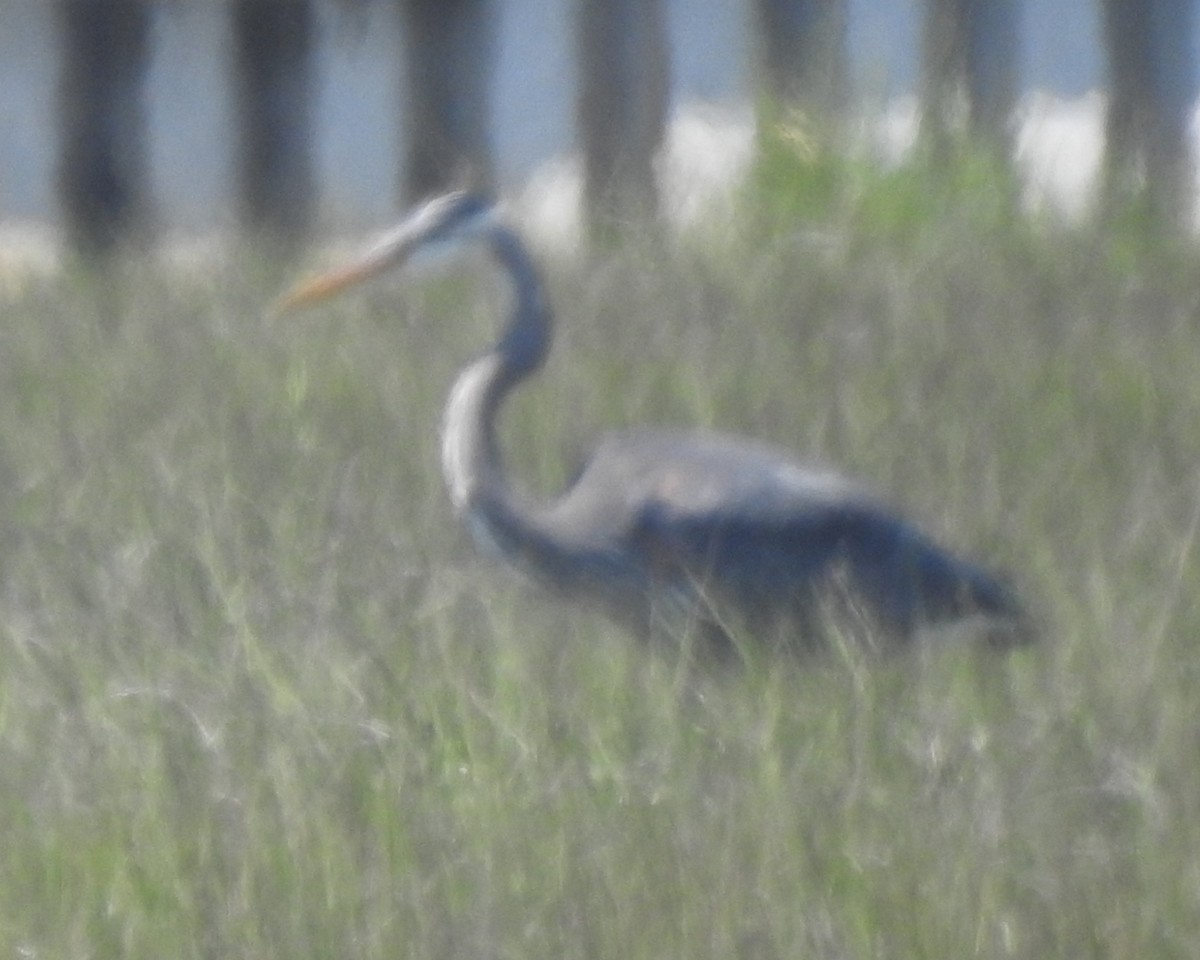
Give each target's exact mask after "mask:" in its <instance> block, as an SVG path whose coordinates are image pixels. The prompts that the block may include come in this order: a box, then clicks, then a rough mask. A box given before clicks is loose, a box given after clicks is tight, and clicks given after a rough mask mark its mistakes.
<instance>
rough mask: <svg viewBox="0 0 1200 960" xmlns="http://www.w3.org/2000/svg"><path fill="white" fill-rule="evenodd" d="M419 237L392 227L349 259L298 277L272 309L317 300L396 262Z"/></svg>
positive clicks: (275, 310) (289, 308)
mask: <svg viewBox="0 0 1200 960" xmlns="http://www.w3.org/2000/svg"><path fill="white" fill-rule="evenodd" d="M419 241H420V237H419V235H417V234H416V233H414V231H413V230H411V229H405V228H404V227H401V228H400V229H398V230H394V231H392V232H391V233H388V234H386V235H384V236H383V237H382V238H381V239H380V240H379V241H378V242H376V243H375V244H374V245H373V246H372V247H370V248H369V249H368V250H366V251H365V252H364V253H362V254H360V255H359V256H358V257H357V258H355V259H354V260H351V261H350V262H349V263H347V264H345V265H343V266H341V267H336V268H334V269H333V270H330V271H328V272H326V273H322V274H318V275H317V276H315V277H312V278H310V279H308V280H302V281H301V282H300V283H298V284H297V285H296V286H294V287H293V288H292V289H291V290H289V291H287V292H286V293H285V294H284V295H283V296H282V297H280V298H279V299H278V300H277V301H276V302H275V305H274V307H273V308H272V312H273V313H285V312H287V311H289V310H294V309H296V308H297V307H307V306H311V305H312V304H316V303H321V302H323V301H325V300H328V299H329V298H330V297H333V296H335V295H336V294H339V293H341V292H342V291H343V290H347V289H349V288H350V287H353V286H357V285H358V284H360V283H362V282H363V281H364V280H369V279H371V278H372V277H375V276H378V275H379V274H381V273H384V272H385V271H387V270H389V269H391V268H392V267H396V266H399V265H400V264H402V263H403V262H404V261H405V260H406V259H408V256H409V254H411V253H412V251H413V249H414V248H415V247H416V246H417V245H418V244H419Z"/></svg>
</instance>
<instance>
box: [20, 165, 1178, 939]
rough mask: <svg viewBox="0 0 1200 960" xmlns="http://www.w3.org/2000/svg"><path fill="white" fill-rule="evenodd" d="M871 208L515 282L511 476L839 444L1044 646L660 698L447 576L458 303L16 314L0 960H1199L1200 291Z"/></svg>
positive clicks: (449, 299) (480, 570)
mask: <svg viewBox="0 0 1200 960" xmlns="http://www.w3.org/2000/svg"><path fill="white" fill-rule="evenodd" d="M920 175H922V174H912V173H910V174H905V176H909V177H917V176H920ZM862 176H863V174H862V173H861V172H855V173H853V175H846V177H847V178H846V181H845V183H846V184H849V186H848V187H847V186H839V187H836V188H833V190H834V192H833V193H832V194H831V196H832V197H833V199H832V200H827V201H826V202H824V205H823V206H822V207H821V209H819V210H817V211H815V212H814V213H813V219H814V220H815V224H813V227H814V229H815V231H816V232H815V233H814V232H812V231H810V230H809V229H808V225H804V226H802V227H801V228H800V229H798V230H797V227H796V224H794V223H793V224H791V225H790V226H789V223H788V222H786V221H784V220H782V218H779V219H776V220H773V221H771V220H764V219H763V217H764V214H763V213H762V211H761V210H760V211H759V212H757V213H755V212H753V210H752V208H753V205H752V204H749V205H748V209H751V211H752V212H751V213H748V214H747V216H746V218H745V220H744V221H742V222H739V223H736V224H727V225H725V226H724V227H723V228H722V229H719V230H718V229H717V228H715V227H710V228H709V229H708V230H706V231H703V230H702V231H700V232H698V233H697V234H696V235H693V236H689V237H687V238H684V240H683V241H681V242H680V243H678V244H676V245H674V246H673V247H672V248H671V249H669V250H662V249H660V250H657V251H654V250H651V251H649V252H647V251H646V250H645V249H635V250H629V251H626V252H620V251H618V252H615V253H611V254H609V255H606V256H605V257H604V258H602V259H601V260H600V261H599V262H593V263H589V264H579V263H567V262H560V261H557V260H555V259H554V258H553V257H552V256H547V257H546V258H545V259H546V269H547V274H548V280H549V283H550V286H551V292H552V296H553V298H554V300H555V302H556V303H557V305H558V313H559V320H560V331H559V337H558V341H557V344H556V348H555V352H554V353H553V354H552V357H551V360H550V364H549V366H548V368H547V370H546V371H545V373H544V375H543V376H542V377H541V378H540V379H539V380H538V382H537V383H536V384H535V385H533V386H531V387H530V388H529V389H528V390H527V391H525V392H523V393H522V394H521V395H520V396H519V397H517V398H515V400H514V403H513V405H512V409H511V410H510V411H509V413H510V415H509V416H508V417H507V418H506V422H505V434H506V439H507V441H508V445H509V449H510V452H511V458H512V460H513V462H514V463H516V464H520V466H521V473H522V474H523V477H524V479H525V480H526V481H527V482H528V483H529V484H530V485H531V486H533V487H534V488H536V489H542V490H550V489H553V488H554V487H555V486H556V485H557V484H558V483H560V482H562V479H563V478H564V477H565V476H567V475H568V474H569V473H570V470H571V467H572V461H573V459H575V458H577V457H579V456H582V455H583V454H584V453H585V452H586V448H587V443H586V439H587V438H588V437H591V436H593V435H594V434H596V433H598V432H600V430H602V429H604V428H607V427H612V426H620V425H623V424H628V423H637V422H646V421H658V422H667V423H671V422H676V423H700V424H706V425H711V426H717V427H721V428H723V429H729V430H736V431H740V432H745V433H749V434H753V435H756V436H760V437H763V438H766V439H769V440H772V441H775V442H778V443H781V444H784V445H786V446H788V447H790V448H792V449H794V450H796V451H797V452H798V453H799V454H801V455H806V456H815V457H820V458H824V459H829V460H833V461H835V462H837V463H838V464H840V465H842V466H843V467H844V468H845V469H847V470H849V471H851V472H853V473H855V474H857V475H860V476H862V477H864V478H866V479H869V480H870V481H871V482H873V483H874V484H875V486H876V487H878V488H879V489H880V490H881V491H882V493H883V494H884V495H885V496H887V497H889V498H890V499H892V500H893V501H895V502H896V503H898V504H899V505H901V506H902V507H903V508H904V510H905V511H906V512H907V513H909V514H910V515H912V516H913V517H915V518H917V519H919V520H920V521H921V522H922V523H924V524H925V525H927V526H928V527H929V528H930V529H932V530H933V531H934V532H935V533H936V534H937V535H938V536H939V537H940V538H941V539H943V540H945V541H948V542H950V543H953V544H955V545H956V546H958V547H961V548H962V549H964V550H966V551H968V552H970V553H972V554H974V555H977V556H979V557H980V558H982V559H984V560H985V561H987V562H989V563H991V564H994V565H996V566H999V567H1002V568H1006V569H1008V570H1009V571H1011V573H1012V574H1013V576H1014V577H1015V578H1016V580H1017V581H1018V582H1019V583H1020V585H1021V587H1022V590H1023V591H1024V593H1025V594H1026V595H1027V596H1028V597H1029V599H1030V603H1031V605H1032V606H1033V608H1034V609H1035V611H1036V613H1037V616H1038V618H1039V619H1040V621H1041V622H1042V623H1043V625H1044V634H1045V636H1044V639H1043V643H1042V644H1041V646H1039V647H1038V648H1036V649H1033V650H1029V651H1023V652H1020V653H1018V654H1016V655H1014V656H1011V657H998V656H994V655H989V654H988V653H987V652H986V651H982V650H977V649H973V648H955V649H945V650H942V651H938V652H931V653H929V654H928V655H918V656H913V657H901V658H896V659H891V660H886V661H882V662H879V661H871V660H868V659H866V658H863V657H860V656H858V655H856V654H855V653H853V652H847V653H845V654H843V655H839V656H831V657H829V658H828V659H827V660H825V661H820V662H806V663H798V662H791V661H787V660H779V661H775V662H764V663H759V664H755V665H753V667H752V668H751V669H747V670H745V671H741V672H738V671H730V672H727V673H725V674H721V675H704V674H700V675H696V674H687V673H686V672H684V671H681V669H680V668H679V667H678V666H677V665H676V664H675V663H673V662H672V661H671V659H670V658H669V657H667V656H661V655H657V654H655V653H654V652H652V651H648V650H645V649H642V648H640V647H638V646H637V645H635V644H634V643H632V642H631V641H630V640H629V639H628V638H627V637H625V636H624V635H623V634H621V633H620V632H619V631H618V630H616V629H615V628H613V627H611V626H609V625H608V624H607V623H606V622H605V621H603V620H601V619H599V618H597V617H596V616H594V615H592V614H590V613H588V612H586V611H580V610H575V609H572V608H566V607H563V606H561V605H559V604H556V603H554V602H552V601H549V600H547V599H546V598H544V597H543V596H542V595H541V594H540V593H539V592H538V591H537V590H535V589H532V588H529V587H527V586H524V585H522V584H520V583H518V582H516V581H514V579H512V578H510V577H509V576H508V575H507V574H506V572H505V571H503V570H502V569H496V568H495V567H494V566H493V565H491V564H489V563H487V562H484V561H480V560H477V559H476V558H475V557H474V554H473V552H472V550H471V549H470V546H469V544H468V543H467V540H466V537H465V535H464V534H463V533H462V531H460V529H459V527H458V526H457V524H456V523H455V522H454V519H453V518H452V516H451V515H450V511H449V508H448V504H447V501H446V497H445V495H444V493H443V490H442V487H441V481H440V477H439V475H438V472H437V442H436V424H437V421H438V418H439V416H440V407H441V403H442V400H443V397H444V394H445V392H446V390H447V388H448V386H449V383H450V381H451V379H452V378H453V375H454V372H455V370H456V368H457V366H458V365H459V364H461V363H462V362H463V361H464V360H465V359H467V358H468V357H470V356H472V355H474V354H475V353H477V352H478V351H479V350H480V349H482V347H483V346H484V345H485V344H486V343H487V341H488V339H489V337H490V336H491V334H492V332H493V330H494V329H495V317H494V316H493V314H492V304H493V303H494V302H495V301H496V297H494V296H487V295H486V293H487V288H486V287H485V288H484V289H483V290H481V289H480V285H479V283H478V282H473V281H470V280H462V281H460V280H457V279H454V278H449V279H443V280H439V281H434V282H427V283H420V284H416V285H413V286H410V287H407V288H406V289H405V290H404V291H403V292H401V291H399V290H397V289H396V288H395V286H394V285H393V286H392V287H387V286H386V285H385V286H383V287H379V288H376V289H374V290H372V291H367V292H364V293H363V294H361V295H358V296H353V297H349V298H347V299H344V300H342V301H339V302H336V303H334V304H332V305H331V306H330V307H329V308H328V309H325V310H321V311H314V312H311V313H307V314H304V315H298V316H291V317H287V318H272V317H268V316H267V315H266V314H265V312H264V307H265V305H266V304H267V303H268V302H269V301H270V299H271V298H272V297H273V296H274V294H275V293H276V292H277V290H278V287H279V286H280V285H281V281H279V279H278V277H276V278H275V279H269V275H270V272H269V271H263V272H261V273H260V272H258V271H257V270H256V269H254V268H253V267H252V266H247V264H246V261H245V259H244V258H243V259H240V260H239V259H237V258H231V259H230V260H229V262H227V263H224V264H221V265H220V266H219V269H217V270H215V271H214V273H213V274H212V276H210V277H204V276H201V275H199V274H198V273H195V272H192V273H188V272H182V271H178V270H168V269H165V268H156V267H140V268H137V267H133V266H129V267H127V268H125V269H124V270H122V271H121V272H120V275H119V276H117V277H115V278H113V277H109V278H108V280H107V282H105V283H100V282H97V281H95V280H94V279H93V280H88V279H86V278H81V277H77V276H74V275H72V274H69V273H68V274H65V275H62V276H58V277H54V278H47V279H37V278H30V279H28V280H25V281H20V280H19V279H17V280H12V281H10V283H9V286H8V287H7V288H6V289H5V294H4V301H3V302H4V322H3V324H2V325H0V356H2V357H3V362H2V364H0V479H2V480H3V482H2V483H0V547H2V549H0V573H2V574H3V576H2V579H0V591H2V593H0V602H2V607H0V610H2V612H3V615H2V616H0V837H2V838H3V856H0V950H2V951H3V955H5V956H14V957H36V958H60V957H61V958H82V957H129V958H139V957H145V958H155V960H161V958H164V957H171V958H189V957H204V958H208V957H221V958H228V957H244V958H248V960H268V958H273V957H279V958H283V957H287V958H289V960H296V958H302V957H313V958H329V957H338V958H342V960H350V958H382V957H406V958H409V957H411V958H450V957H495V958H539V957H545V958H556V960H558V958H567V957H578V958H583V957H587V958H596V957H620V958H622V960H636V958H648V960H649V958H653V960H661V958H664V957H687V958H689V960H701V958H720V960H727V958H752V960H757V958H775V957H778V958H787V960H792V958H798V957H806V958H807V957H814V958H825V957H827V958H918V957H929V958H939V960H940V958H949V957H968V956H978V957H1022V958H1033V957H1037V958H1047V957H1064V958H1078V957H1114V958H1133V957H1138V958H1141V957H1155V958H1158V957H1180V958H1183V957H1190V956H1192V955H1193V951H1194V949H1195V944H1196V943H1197V942H1200V764H1197V762H1196V760H1197V755H1198V754H1197V748H1198V747H1200V733H1198V731H1200V651H1198V648H1197V639H1200V608H1198V603H1197V599H1196V592H1195V585H1196V583H1197V582H1198V574H1200V562H1198V560H1197V552H1196V544H1195V540H1196V532H1197V521H1198V517H1200V472H1198V468H1197V464H1200V431H1197V429H1196V425H1197V424H1198V423H1200V377H1198V376H1197V374H1196V371H1197V370H1200V338H1198V336H1197V326H1196V324H1197V311H1198V309H1200V279H1196V277H1197V276H1200V274H1197V271H1195V270H1194V269H1190V268H1189V266H1188V256H1189V255H1188V254H1187V253H1186V252H1181V251H1179V250H1163V252H1162V254H1161V256H1160V255H1156V254H1155V253H1154V251H1151V250H1148V249H1145V248H1139V250H1138V251H1135V252H1134V253H1130V247H1129V245H1128V244H1124V243H1119V242H1118V241H1117V240H1113V239H1111V238H1105V237H1100V236H1094V235H1090V234H1087V233H1086V232H1084V231H1080V232H1077V233H1074V234H1069V233H1062V232H1055V231H1052V230H1048V229H1047V230H1042V229H1039V228H1038V226H1037V225H1036V224H1026V223H1021V224H1016V223H1011V222H1001V221H1000V220H999V219H998V218H996V217H994V216H992V215H991V214H985V215H983V216H978V215H976V213H974V212H972V209H978V207H975V208H971V205H970V203H969V202H966V205H965V206H964V203H963V202H960V201H959V200H958V199H955V196H956V195H954V194H953V192H951V195H949V197H948V198H943V199H941V200H939V201H938V203H937V204H936V205H935V209H932V210H922V209H920V208H919V205H914V204H913V202H912V184H911V183H901V184H899V186H898V189H899V190H900V191H901V192H900V194H898V195H897V196H896V197H895V202H894V203H892V204H890V205H888V204H884V203H883V200H884V194H886V192H887V190H886V185H887V183H888V182H889V181H886V180H879V181H869V180H868V181H864V180H862ZM895 176H900V174H896V175H895ZM864 184H865V187H864ZM867 187H869V189H866V188H867ZM774 189H779V187H778V185H776V187H775V188H774ZM979 189H981V188H980V187H978V186H977V185H974V184H972V185H970V186H969V188H968V189H967V190H966V192H965V193H964V194H963V195H962V196H963V197H965V198H966V201H969V200H970V198H971V197H974V196H977V191H978V190H979ZM864 197H866V198H869V199H870V203H865V202H862V198H864ZM983 206H984V208H985V209H991V201H987V202H986V203H985V204H984V205H983ZM877 207H878V208H879V209H883V210H884V211H885V213H883V214H878V213H875V212H873V211H874V210H875V209H876V208H877ZM764 209H765V208H764ZM759 230H765V231H766V234H765V236H764V235H759V234H758V233H756V231H759ZM467 273H468V274H470V271H468V272H467Z"/></svg>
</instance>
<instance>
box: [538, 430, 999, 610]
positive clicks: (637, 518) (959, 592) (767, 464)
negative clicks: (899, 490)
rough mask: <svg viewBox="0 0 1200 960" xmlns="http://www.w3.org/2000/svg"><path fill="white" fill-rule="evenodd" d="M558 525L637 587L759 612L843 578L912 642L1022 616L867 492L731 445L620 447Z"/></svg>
mask: <svg viewBox="0 0 1200 960" xmlns="http://www.w3.org/2000/svg"><path fill="white" fill-rule="evenodd" d="M545 519H546V521H547V523H548V524H549V525H551V526H552V527H553V529H554V532H555V535H556V536H557V537H559V538H561V539H562V541H563V542H570V543H571V544H572V545H573V546H574V548H575V549H576V550H577V551H578V552H579V553H580V554H588V555H591V556H594V557H598V558H599V557H607V558H608V559H609V561H610V562H611V564H613V565H614V568H615V566H616V565H618V564H620V565H624V567H625V568H626V569H627V576H629V577H631V578H633V579H640V580H641V581H642V582H644V583H646V584H659V585H662V584H666V585H668V586H670V585H674V586H675V588H677V589H686V588H687V585H690V584H696V583H703V584H705V585H707V586H709V587H712V588H714V590H715V592H716V593H718V594H723V595H725V596H727V597H730V598H733V599H734V600H735V601H737V602H739V603H740V604H742V605H743V606H747V607H775V606H782V605H790V604H794V603H796V602H797V599H798V598H803V597H806V596H807V595H808V593H809V592H810V591H811V589H812V588H813V587H814V586H816V585H817V584H819V583H821V582H822V581H823V580H825V579H826V578H828V577H829V575H830V574H831V572H832V571H833V570H834V569H838V570H840V571H842V572H843V573H845V574H846V575H847V576H848V579H849V581H850V586H851V588H852V589H853V590H854V591H855V592H856V593H857V594H858V595H859V596H860V598H861V599H862V600H864V601H866V602H867V603H868V604H869V606H870V608H871V609H872V611H873V613H874V614H875V615H877V616H879V617H881V618H882V619H883V620H885V621H887V622H888V623H890V624H892V625H893V626H895V627H896V628H897V629H899V630H901V631H907V630H909V629H910V628H911V627H912V625H913V624H914V623H915V622H916V621H917V620H918V619H935V620H936V619H943V618H946V617H951V616H957V615H959V614H961V613H964V612H967V611H969V610H973V609H979V610H983V611H986V612H995V613H1004V614H1008V613H1011V612H1012V610H1013V608H1014V607H1015V603H1014V602H1013V601H1012V599H1011V597H1010V596H1009V595H1008V593H1007V591H1006V590H1004V588H1003V587H1001V586H1000V585H999V584H997V583H996V582H995V581H994V580H992V579H991V578H990V577H989V576H988V575H987V574H985V573H983V572H982V571H980V570H978V569H977V568H975V567H974V566H973V565H971V564H969V563H966V562H965V561H962V560H960V559H958V558H956V557H954V556H953V555H951V554H950V553H948V552H947V551H945V550H943V549H941V548H940V547H938V546H937V545H935V544H934V543H933V542H932V541H931V540H930V539H929V538H927V537H926V536H924V535H923V534H922V533H921V532H920V531H918V530H917V529H916V528H915V527H913V526H912V525H911V524H909V523H907V522H906V521H904V520H902V519H901V518H899V517H897V516H895V515H893V514H892V513H891V512H890V511H889V510H888V509H886V508H885V507H884V506H883V505H882V504H881V502H880V501H879V500H877V499H876V498H874V497H873V496H871V494H870V493H869V492H868V491H867V490H866V489H865V488H864V487H863V486H861V485H859V484H857V483H855V482H853V481H851V480H849V479H847V478H845V477H843V476H842V475H840V474H838V473H836V472H834V471H831V470H826V469H822V468H819V467H810V466H806V465H803V464H800V463H798V462H797V461H795V460H793V459H791V458H790V457H788V456H787V455H786V454H785V453H782V452H780V451H777V450H775V449H773V448H771V447H769V446H766V445H763V444H758V443H754V442H751V441H745V440H741V439H738V438H734V437H727V436H723V435H720V434H707V433H697V434H689V433H670V432H661V431H638V432H633V433H629V434H621V435H617V436H614V437H610V438H609V439H607V440H606V441H605V442H604V443H603V444H602V445H601V446H600V447H599V448H597V451H596V454H595V456H594V457H593V458H592V460H591V461H590V462H589V464H588V465H587V467H586V468H585V469H584V471H583V472H582V473H581V474H580V476H579V479H578V481H577V482H576V484H575V485H574V486H573V487H572V488H571V489H570V490H569V491H568V493H567V494H566V496H564V497H563V498H562V500H560V501H559V502H558V503H557V504H555V505H554V506H553V507H552V508H550V509H549V510H548V511H547V512H546V514H545ZM630 568H632V569H630Z"/></svg>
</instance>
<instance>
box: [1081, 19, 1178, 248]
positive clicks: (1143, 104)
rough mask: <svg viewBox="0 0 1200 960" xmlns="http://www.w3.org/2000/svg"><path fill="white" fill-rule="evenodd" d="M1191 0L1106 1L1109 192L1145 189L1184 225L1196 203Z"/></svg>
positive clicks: (1121, 195) (1160, 215)
mask: <svg viewBox="0 0 1200 960" xmlns="http://www.w3.org/2000/svg"><path fill="white" fill-rule="evenodd" d="M1194 12H1195V11H1194V4H1193V2H1192V0H1104V38H1105V47H1106V50H1107V54H1108V71H1109V72H1108V81H1109V83H1108V85H1109V102H1108V116H1107V117H1106V118H1105V136H1106V140H1107V143H1106V148H1105V191H1106V198H1107V200H1108V201H1109V202H1110V203H1112V202H1117V203H1121V202H1124V201H1126V200H1128V199H1130V198H1132V197H1135V196H1139V195H1140V196H1144V198H1145V200H1146V201H1147V203H1148V205H1149V210H1150V212H1151V214H1152V216H1154V217H1155V219H1157V220H1160V221H1161V222H1163V223H1165V224H1167V225H1175V226H1182V225H1184V224H1185V223H1186V222H1187V220H1188V216H1189V214H1190V213H1191V209H1192V198H1191V197H1190V195H1189V191H1188V174H1189V172H1190V169H1191V157H1190V151H1189V149H1188V142H1187V126H1188V119H1189V112H1190V110H1191V105H1192V101H1193V99H1194V97H1195V91H1196V83H1195V62H1194V58H1193V54H1192V48H1191V43H1192V37H1193V30H1194V26H1195V16H1194Z"/></svg>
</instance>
